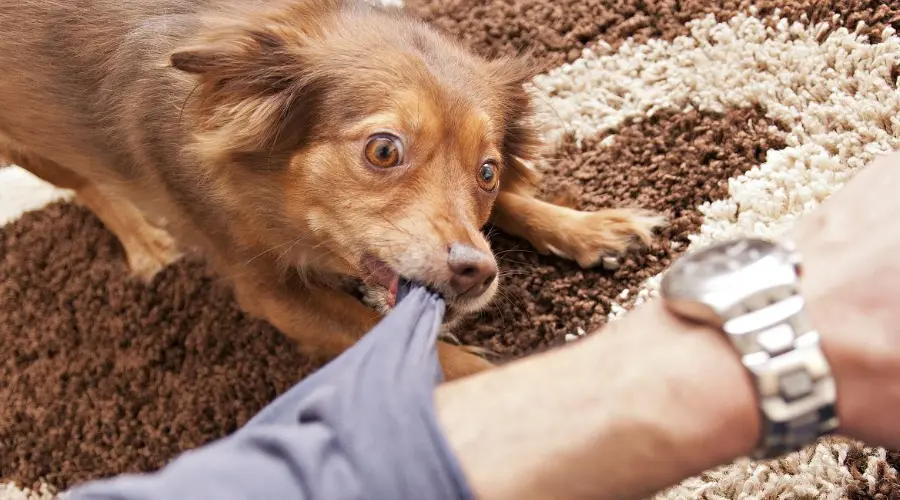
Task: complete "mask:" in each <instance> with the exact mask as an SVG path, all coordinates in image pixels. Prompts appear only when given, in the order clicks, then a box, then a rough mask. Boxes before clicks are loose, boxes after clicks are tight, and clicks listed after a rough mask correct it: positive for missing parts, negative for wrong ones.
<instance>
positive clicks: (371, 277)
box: [363, 254, 400, 307]
mask: <svg viewBox="0 0 900 500" xmlns="http://www.w3.org/2000/svg"><path fill="white" fill-rule="evenodd" d="M363 266H364V267H365V270H366V272H367V273H368V274H367V276H365V277H364V278H363V283H364V284H365V285H366V286H377V287H381V288H384V289H385V291H386V297H385V299H384V300H385V302H386V305H387V306H388V307H394V306H395V305H396V304H397V288H398V285H399V282H400V275H399V274H397V271H395V270H394V269H393V268H392V267H391V266H390V265H388V264H387V263H385V262H384V261H383V260H381V259H379V258H378V257H375V256H374V255H372V254H366V255H365V256H364V257H363Z"/></svg>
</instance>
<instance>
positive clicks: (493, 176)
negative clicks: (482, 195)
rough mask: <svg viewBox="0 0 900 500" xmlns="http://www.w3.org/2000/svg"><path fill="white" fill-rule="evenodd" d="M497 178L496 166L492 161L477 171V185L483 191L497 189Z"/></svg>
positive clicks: (485, 163)
mask: <svg viewBox="0 0 900 500" xmlns="http://www.w3.org/2000/svg"><path fill="white" fill-rule="evenodd" d="M499 181H500V180H499V178H498V177H497V165H496V164H495V163H494V162H493V161H486V162H484V163H483V164H482V165H481V168H480V169H478V185H479V186H481V189H484V190H485V191H493V190H494V189H497V184H498V183H499Z"/></svg>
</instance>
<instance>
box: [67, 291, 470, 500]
mask: <svg viewBox="0 0 900 500" xmlns="http://www.w3.org/2000/svg"><path fill="white" fill-rule="evenodd" d="M443 314H444V303H443V301H442V300H441V299H440V298H439V297H436V296H434V295H432V294H431V293H430V292H427V291H426V290H424V289H422V288H416V289H413V290H412V291H410V292H409V293H408V295H407V296H406V297H405V298H404V299H403V300H401V301H400V303H399V304H398V305H397V307H396V308H395V309H394V310H393V311H392V312H391V313H390V314H389V315H388V316H387V317H386V318H385V319H384V320H382V322H381V323H379V324H378V325H377V326H376V327H375V328H374V329H373V330H372V331H371V332H369V334H367V335H366V336H365V337H364V338H363V339H362V340H360V341H359V342H358V343H357V344H356V345H354V346H353V347H352V348H351V349H349V350H348V351H346V352H345V353H344V354H343V355H341V356H340V357H338V358H336V359H335V360H334V361H332V362H331V363H329V364H328V365H326V366H325V367H323V368H322V369H320V370H319V371H317V372H315V373H313V374H312V375H311V376H309V377H307V378H306V379H305V380H303V381H302V382H301V383H299V384H297V385H296V386H294V387H293V388H292V389H290V390H289V391H287V392H286V393H284V394H282V395H281V396H280V397H279V398H277V399H276V400H275V401H273V402H272V403H271V404H270V405H269V406H267V407H266V408H264V409H263V410H262V411H261V412H260V413H259V414H258V415H256V416H255V417H254V418H253V419H252V420H251V421H250V422H248V423H247V424H246V425H245V426H244V427H242V428H241V429H239V430H238V431H237V432H235V433H234V434H232V435H231V436H228V437H226V438H223V439H221V440H219V441H216V442H213V443H211V444H208V445H206V446H203V447H200V448H198V449H196V450H192V451H189V452H186V453H184V454H183V455H181V456H179V457H178V458H176V459H175V460H173V461H172V462H170V463H169V464H168V465H167V466H166V467H164V468H162V469H160V470H159V471H156V472H153V473H148V474H140V475H138V474H133V475H122V476H118V477H114V478H109V479H104V480H99V481H94V482H90V483H86V484H84V485H81V486H79V487H76V488H74V489H72V490H71V491H69V492H68V493H67V494H66V495H65V497H66V498H67V499H69V500H101V499H103V500H112V499H116V500H163V499H165V500H176V499H184V500H194V499H196V500H208V499H216V500H246V499H261V500H268V499H272V500H276V499H277V500H282V499H284V500H287V499H304V500H320V499H321V500H324V499H328V500H341V499H384V500H405V499H410V500H445V499H446V500H449V499H470V498H473V495H472V493H471V491H470V490H469V488H468V485H467V483H466V481H465V478H464V476H463V474H462V471H461V469H460V467H459V464H458V462H457V461H456V458H455V456H454V455H453V454H452V452H451V450H450V449H449V447H448V445H447V443H446V441H445V439H444V436H443V434H442V433H441V431H440V428H439V427H438V423H437V419H436V414H435V409H434V405H433V392H434V388H435V386H436V384H437V383H439V382H440V381H441V378H442V372H441V369H440V364H439V361H438V358H437V352H436V345H435V341H436V338H437V334H438V330H439V328H440V323H441V319H442V317H443Z"/></svg>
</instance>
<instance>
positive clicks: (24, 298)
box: [0, 0, 900, 500]
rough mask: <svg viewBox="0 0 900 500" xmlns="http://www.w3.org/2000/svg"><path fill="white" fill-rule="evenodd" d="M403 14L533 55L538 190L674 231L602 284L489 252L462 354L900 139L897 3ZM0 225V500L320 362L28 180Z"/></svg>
mask: <svg viewBox="0 0 900 500" xmlns="http://www.w3.org/2000/svg"><path fill="white" fill-rule="evenodd" d="M751 3H752V6H751ZM403 8H406V9H409V10H412V11H415V12H416V13H418V14H419V15H421V16H423V17H424V18H425V19H427V20H428V21H429V22H431V23H433V24H434V25H435V26H438V27H440V28H441V29H443V30H446V31H448V32H449V33H451V34H453V35H455V36H458V37H460V38H462V39H463V40H465V41H466V43H467V44H468V45H469V46H471V47H472V48H473V49H474V50H476V51H478V52H480V53H482V54H486V55H489V56H498V55H503V54H510V53H519V52H522V51H525V50H530V51H531V54H532V57H533V58H534V61H535V63H536V64H540V65H541V67H542V68H545V72H544V73H542V74H541V75H539V76H538V77H536V78H535V79H534V81H533V82H532V90H533V92H534V94H535V98H536V100H537V102H538V103H539V104H540V108H541V110H542V115H541V124H542V127H543V131H544V134H545V136H546V137H547V139H548V140H549V141H550V144H552V146H553V150H552V151H551V152H550V154H549V156H548V158H547V159H546V161H545V162H544V164H543V165H542V167H543V168H544V169H545V170H546V171H547V182H546V186H544V188H545V190H546V191H547V192H548V193H549V192H551V191H555V190H559V189H567V190H572V191H574V192H575V193H577V194H578V196H579V199H580V203H581V206H582V208H584V209H598V208H602V207H607V206H626V205H628V206H640V207H645V208H650V209H654V210H659V211H664V212H665V213H667V214H668V215H669V216H670V218H671V220H672V224H671V226H670V227H669V228H667V229H666V231H665V232H664V234H663V238H662V239H661V240H660V241H659V243H658V244H656V245H654V247H653V248H651V249H649V250H647V251H642V252H640V253H638V254H635V255H632V256H629V257H628V258H627V259H625V261H624V262H622V263H621V266H619V267H618V268H617V269H615V270H603V269H597V270H590V271H585V270H581V269H579V268H577V266H575V265H573V264H571V263H569V262H565V261H561V260H559V259H556V258H552V257H542V256H539V255H537V254H536V253H535V252H534V251H533V250H532V249H530V247H529V246H528V245H527V243H524V242H522V241H520V240H517V239H514V238H510V237H507V236H504V235H502V234H501V235H497V236H496V237H494V241H493V244H494V247H495V249H496V250H497V251H498V252H499V253H500V254H501V255H502V257H501V261H502V262H501V265H502V268H503V270H504V278H503V288H502V293H501V295H500V297H499V298H498V299H497V300H496V302H495V304H494V305H493V307H491V308H490V309H489V310H488V311H486V312H485V313H484V314H482V315H480V316H479V317H477V318H473V320H472V321H471V322H470V323H469V324H468V327H467V328H466V329H465V333H464V335H462V340H463V341H465V342H469V343H474V344H479V345H483V346H486V347H489V348H491V349H494V350H497V351H500V352H501V353H504V354H508V355H526V354H528V353H530V352H533V351H535V350H539V349H544V348H547V347H549V346H553V345H558V344H560V343H562V342H565V341H566V340H567V339H571V338H572V337H573V336H577V335H580V334H583V333H584V332H586V331H592V330H595V329H597V328H598V327H601V326H602V325H603V324H605V323H606V322H608V321H614V320H615V319H616V318H618V317H619V316H620V315H621V314H622V313H623V312H626V311H627V310H629V309H632V308H634V307H638V306H639V305H640V303H641V302H642V301H644V300H646V299H647V298H648V297H653V296H654V295H655V294H656V293H657V289H658V283H659V274H660V273H661V272H662V271H664V270H665V269H666V267H667V266H668V265H669V264H670V263H671V262H672V260H673V259H674V258H676V257H677V256H678V255H680V254H681V253H682V252H684V251H685V250H687V249H689V248H691V247H696V246H703V245H706V244H709V243H712V242H715V241H718V240H721V239H724V238H728V237H733V236H737V235H745V234H757V235H762V236H777V235H778V234H780V233H781V232H783V231H784V230H786V229H788V228H790V227H791V225H792V224H793V223H794V222H795V221H796V218H797V217H798V216H799V215H801V214H802V213H803V212H805V211H806V210H808V209H810V208H813V207H815V206H816V205H817V204H818V203H819V202H821V201H822V200H824V199H825V198H827V197H828V196H829V195H830V194H831V193H833V192H835V190H837V189H839V188H840V187H841V185H842V183H843V182H844V181H845V180H846V179H848V178H849V176H850V175H852V173H853V172H854V170H855V169H857V168H859V167H861V166H863V165H864V164H865V163H866V162H867V161H869V160H870V159H871V158H872V157H873V156H874V155H875V154H877V153H880V152H885V151H888V150H891V149H894V148H897V147H898V146H900V120H898V118H897V117H898V116H900V94H898V92H897V88H896V87H897V83H898V82H897V77H898V75H900V37H897V36H896V35H895V33H894V30H895V28H900V8H896V9H895V8H891V7H889V6H886V5H880V2H875V1H871V2H867V1H859V0H845V1H838V0H830V1H817V2H813V1H811V0H810V1H791V0H781V1H780V2H779V1H773V0H769V1H760V2H746V1H736V0H735V1H729V0H718V1H705V2H704V1H699V0H681V1H676V0H659V1H643V0H618V1H616V2H607V1H600V0H560V1H557V2H553V3H548V2H546V1H545V0H508V1H502V2H501V1H498V0H493V1H490V0H437V1H432V2H428V1H426V0H407V2H406V4H405V6H404V7H403ZM23 185H28V186H31V187H32V188H33V189H32V191H27V190H23V189H22V186H23ZM26 193H33V196H25V194H26ZM45 202H49V203H50V204H49V205H44V203H45ZM23 211H27V213H25V214H24V215H21V212H23ZM0 224H5V225H3V226H2V227H0V361H2V363H0V500H26V499H37V498H52V497H53V496H54V494H55V492H58V491H64V490H65V489H66V488H68V487H71V486H72V485H74V484H77V483H79V482H82V481H85V480H90V479H93V478H99V477H105V476H109V475H111V474H117V473H122V472H132V471H149V470H153V469H155V468H158V467H160V466H162V465H164V464H165V463H166V462H167V461H168V460H170V459H172V458H173V457H174V456H176V455H177V454H178V453H180V452H182V451H184V450H188V449H191V448H193V447H196V446H198V445H201V444H203V443H206V442H208V441H210V440H213V439H216V438H219V437H221V436H223V435H225V434H227V433H229V432H231V431H233V430H235V429H236V428H237V427H238V426H239V425H241V424H242V423H243V422H245V421H246V420H247V419H248V418H250V417H251V416H252V415H253V414H254V412H256V411H257V410H259V409H260V408H261V407H262V406H263V405H265V404H266V403H267V402H268V401H270V400H271V399H272V398H274V397H275V396H276V395H278V394H279V393H280V392H282V391H284V390H285V389H286V388H288V387H289V386H290V385H291V384H293V383H295V382H296V381H297V380H299V379H300V378H301V377H302V376H304V375H305V374H308V373H309V372H310V371H311V370H313V369H315V368H316V367H315V366H313V365H312V364H311V363H310V362H309V361H308V360H306V359H305V358H304V357H303V356H302V355H300V354H299V353H298V352H297V350H296V349H295V347H294V346H293V345H291V343H290V342H288V341H287V340H285V339H284V338H282V337H281V336H280V335H279V334H278V333H277V332H275V331H274V329H272V328H271V327H269V326H267V325H266V324H264V323H261V322H259V321H255V320H252V319H249V318H246V317H244V316H243V315H242V314H241V313H240V312H239V311H238V310H237V308H236V306H235V303H234V300H233V298H232V297H231V295H230V294H229V292H228V290H227V289H226V288H224V287H223V286H221V284H220V283H218V282H217V280H216V277H215V276H214V275H213V274H211V273H210V272H209V270H208V269H207V268H206V267H205V265H204V264H203V262H202V261H201V260H199V259H196V258H191V257H189V258H186V259H185V260H183V261H180V262H178V263H176V264H173V265H172V266H170V267H169V268H167V269H166V270H164V272H163V273H161V275H159V276H158V277H157V279H156V280H155V281H154V282H153V283H151V284H149V285H141V284H139V283H136V282H134V281H131V280H129V279H128V277H127V275H126V273H125V269H124V265H123V261H122V253H121V249H120V248H119V247H118V245H117V243H116V242H115V241H114V239H113V238H112V236H111V235H110V234H109V233H108V232H107V231H106V230H105V229H104V228H103V227H102V226H101V225H100V223H99V222H98V221H97V219H95V218H94V217H93V216H92V215H90V214H89V213H87V212H85V211H84V210H83V209H81V208H79V207H77V206H75V205H73V204H71V203H69V202H68V201H66V198H65V197H63V198H59V196H58V195H57V193H55V192H52V190H48V189H47V188H46V186H40V185H39V184H37V183H35V181H34V180H33V179H29V178H27V176H23V175H22V174H21V171H20V170H17V169H7V170H5V171H0ZM564 427H565V421H564V420H563V421H561V422H560V428H561V429H563V428H564ZM898 467H900V454H898V453H894V452H891V451H889V450H884V449H880V448H870V447H866V446H863V445H862V444H861V443H857V442H854V441H849V440H843V439H833V440H823V441H822V442H820V443H819V444H817V445H816V446H811V447H809V448H808V449H806V450H804V451H803V452H800V453H796V454H792V455H790V456H788V457H786V458H784V459H781V460H777V461H772V462H764V463H756V462H748V461H739V462H736V463H733V464H728V465H724V466H722V467H719V468H717V469H714V470H711V471H708V472H707V473H705V474H703V475H701V476H698V477H695V478H691V479H689V480H686V481H685V482H683V483H682V484H680V485H678V486H677V487H675V488H672V489H670V490H668V491H665V492H661V493H660V494H659V496H658V498H659V499H663V498H666V499H681V498H704V499H719V498H735V499H736V498H748V499H749V498H755V499H780V498H791V499H807V498H808V499H819V498H826V499H838V498H851V499H863V498H872V499H875V498H878V499H881V498H900V480H898V478H897V468H898ZM598 473H602V471H598Z"/></svg>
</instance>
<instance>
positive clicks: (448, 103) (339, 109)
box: [0, 0, 660, 378]
mask: <svg viewBox="0 0 900 500" xmlns="http://www.w3.org/2000/svg"><path fill="white" fill-rule="evenodd" d="M0 25H2V26H4V30H5V32H4V36H3V37H2V38H0V72H2V73H0V74H2V76H0V110H2V111H0V162H8V163H16V164H19V165H21V166H22V167H24V168H26V169H28V170H30V171H32V172H34V173H35V174H36V175H38V176H40V177H42V178H44V179H45V180H47V181H49V182H51V183H54V184H57V185H59V186H61V187H67V188H70V189H73V190H75V191H76V193H77V196H78V199H79V200H80V201H81V202H82V203H84V204H85V205H86V206H87V207H89V208H90V209H91V210H92V211H93V212H94V213H95V214H97V216H98V217H99V218H100V219H101V220H102V221H103V222H104V223H105V224H106V226H107V227H108V228H109V229H110V230H111V231H112V232H113V233H115V234H116V236H117V237H118V238H119V239H120V240H121V241H122V243H123V246H124V248H125V251H126V254H127V258H128V263H129V265H130V267H131V269H132V270H133V272H135V273H136V274H137V275H139V276H140V277H142V278H144V279H150V278H152V276H153V275H154V274H155V273H156V271H158V270H159V269H160V268H161V267H162V266H164V265H165V264H167V263H168V262H170V261H172V260H173V259H174V258H176V257H177V256H178V255H179V253H180V251H182V250H183V249H186V248H188V247H198V248H200V249H202V251H203V252H204V253H205V254H206V255H207V256H208V257H209V258H210V259H211V260H212V262H213V263H214V264H215V265H216V266H217V267H218V269H219V270H220V272H221V273H222V274H223V276H225V277H226V278H228V279H229V280H230V281H231V282H232V283H233V285H234V290H235V294H236V296H237V298H238V301H239V303H240V305H241V307H242V308H244V310H246V311H247V312H248V313H249V314H253V315H257V316H259V317H261V318H264V319H266V320H268V321H269V322H271V323H272V324H273V325H274V326H275V327H277V328H278V329H280V330H281V331H282V332H284V333H285V334H287V335H288V336H290V337H292V338H294V339H296V340H297V341H299V342H300V344H301V345H302V347H303V348H305V349H306V350H307V352H310V353H318V354H321V355H323V356H325V357H326V358H331V357H334V356H336V355H338V354H340V353H341V352H342V351H343V350H345V349H346V348H347V347H349V346H350V345H352V344H353V342H355V341H356V339H358V338H359V336H361V335H363V334H364V333H365V332H366V331H368V330H369V329H370V328H371V327H372V326H373V325H374V324H375V323H376V322H377V321H378V319H379V317H380V316H379V314H378V312H376V311H374V310H373V309H372V308H370V307H367V306H366V305H364V304H363V303H362V302H360V301H359V300H357V299H356V298H354V297H353V296H352V295H350V294H349V293H347V292H345V291H344V290H343V289H342V288H341V283H342V282H343V280H344V279H345V278H346V277H356V278H362V279H366V278H369V277H370V275H371V272H370V270H367V269H366V268H365V267H364V266H363V265H362V262H363V257H364V255H369V254H371V255H373V256H374V257H377V259H380V260H381V261H383V262H384V263H386V264H387V265H389V266H390V267H391V268H392V269H394V270H395V271H397V272H399V273H400V274H401V275H404V276H407V277H409V278H412V279H417V280H421V281H424V282H426V283H427V284H429V285H430V286H432V287H433V288H435V289H436V290H438V291H440V292H442V294H444V296H445V297H446V298H447V301H448V304H449V308H450V310H451V311H452V312H453V313H458V312H463V313H464V312H469V311H474V310H477V309H479V308H481V307H483V306H484V305H485V304H486V303H487V302H488V301H489V300H490V299H491V297H492V296H493V294H494V292H495V291H496V288H497V286H498V285H497V282H496V280H495V281H494V282H493V283H492V284H491V286H490V288H489V289H488V290H487V292H485V293H484V294H483V295H481V296H479V297H474V298H461V296H457V294H455V293H454V292H453V290H451V289H450V288H449V285H448V282H449V279H450V271H449V269H448V265H447V252H448V246H449V245H450V244H452V243H460V244H465V245H468V246H470V247H472V248H474V249H477V250H478V251H481V252H483V253H486V254H490V247H489V245H488V242H487V241H486V239H485V237H484V236H483V234H482V233H481V228H482V227H483V226H484V225H485V223H487V221H488V220H489V218H490V217H491V215H492V213H495V214H496V223H497V225H498V226H499V227H500V228H501V229H503V230H506V231H508V232H510V233H512V234H516V235H519V236H521V237H523V238H526V239H527V240H529V241H530V242H531V243H532V244H533V245H534V246H535V247H536V248H537V249H539V250H540V251H544V252H548V251H550V252H555V253H558V254H560V255H563V256H565V257H567V258H572V259H575V260H577V261H578V262H579V263H580V264H582V265H585V266H587V265H592V264H593V263H595V262H596V260H597V259H599V257H601V256H602V255H601V254H602V253H603V252H605V251H614V252H620V251H624V250H625V248H626V246H627V245H626V243H627V241H629V240H630V239H632V238H634V237H637V238H638V239H639V240H640V241H645V242H646V241H647V240H648V239H649V237H650V233H651V231H652V229H653V228H654V227H655V226H657V225H659V223H660V219H658V218H656V217H654V216H650V215H647V214H643V213H640V212H635V211H628V210H619V211H601V212H597V213H584V212H578V211H575V210H573V209H571V208H566V207H560V206H557V205H553V204H549V203H544V202H541V201H538V200H536V199H535V198H534V196H533V192H534V188H535V185H536V183H537V181H538V175H537V172H535V171H533V170H531V169H529V168H527V167H526V166H525V164H524V162H525V161H530V160H533V159H534V158H535V156H536V155H537V154H538V148H539V146H540V143H539V137H538V134H537V133H536V131H535V130H534V128H533V127H532V125H531V102H530V100H529V97H528V95H527V94H526V93H525V91H524V90H523V87H522V85H523V83H524V82H526V81H527V80H528V79H529V78H530V76H531V71H530V69H529V67H528V66H527V65H526V64H524V63H523V62H522V61H520V60H497V61H487V60H484V59H482V58H479V57H477V56H475V55H472V54H470V53H468V52H467V51H466V50H464V49H463V48H461V46H459V45H457V44H456V42H454V41H452V40H449V39H447V38H446V37H444V36H442V35H439V34H437V33H436V32H434V31H433V30H431V29H430V28H428V27H427V26H426V25H424V24H423V23H421V22H419V21H416V20H414V19H411V18H409V17H406V16H405V15H404V14H401V13H400V12H397V11H394V10H392V9H378V8H373V7H371V6H369V5H367V4H365V3H363V2H359V3H355V2H353V1H351V0H125V1H122V0H85V1H81V2H46V1H43V0H20V1H18V2H16V3H15V5H14V6H12V7H11V8H6V9H2V10H0ZM386 130H387V131H390V132H392V133H396V134H397V135H398V136H399V137H400V138H401V139H402V140H403V144H404V150H405V155H404V157H405V159H406V161H405V163H404V165H402V166H399V167H396V168H394V169H389V170H385V171H377V170H373V169H372V168H369V167H367V165H366V164H365V163H364V160H363V158H364V157H363V154H362V151H363V149H364V145H365V141H366V139H367V137H370V136H371V135H372V134H374V133H378V132H383V131H386ZM488 159H491V160H495V161H496V162H497V164H498V165H499V168H500V170H499V179H500V187H499V191H492V192H489V191H486V190H485V189H482V188H481V187H479V185H478V183H477V181H476V174H477V172H478V171H479V168H480V166H481V165H482V163H483V162H485V161H486V160H488ZM170 234H171V235H172V236H171V237H170V236H169V235H170ZM173 238H174V239H173ZM175 241H177V242H178V243H179V247H178V248H176V246H175V244H174V242H175ZM452 315H453V314H451V316H452ZM439 354H440V357H441V361H442V363H443V366H444V370H445V373H446V374H447V376H448V378H455V377H459V376H464V375H467V374H469V373H473V372H476V371H479V370H482V369H484V368H487V367H489V366H490V363H488V362H487V361H485V360H483V359H482V358H480V357H478V356H476V355H475V354H473V353H472V350H471V349H468V348H465V347H460V346H453V345H450V344H443V343H442V344H441V345H440V347H439Z"/></svg>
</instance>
